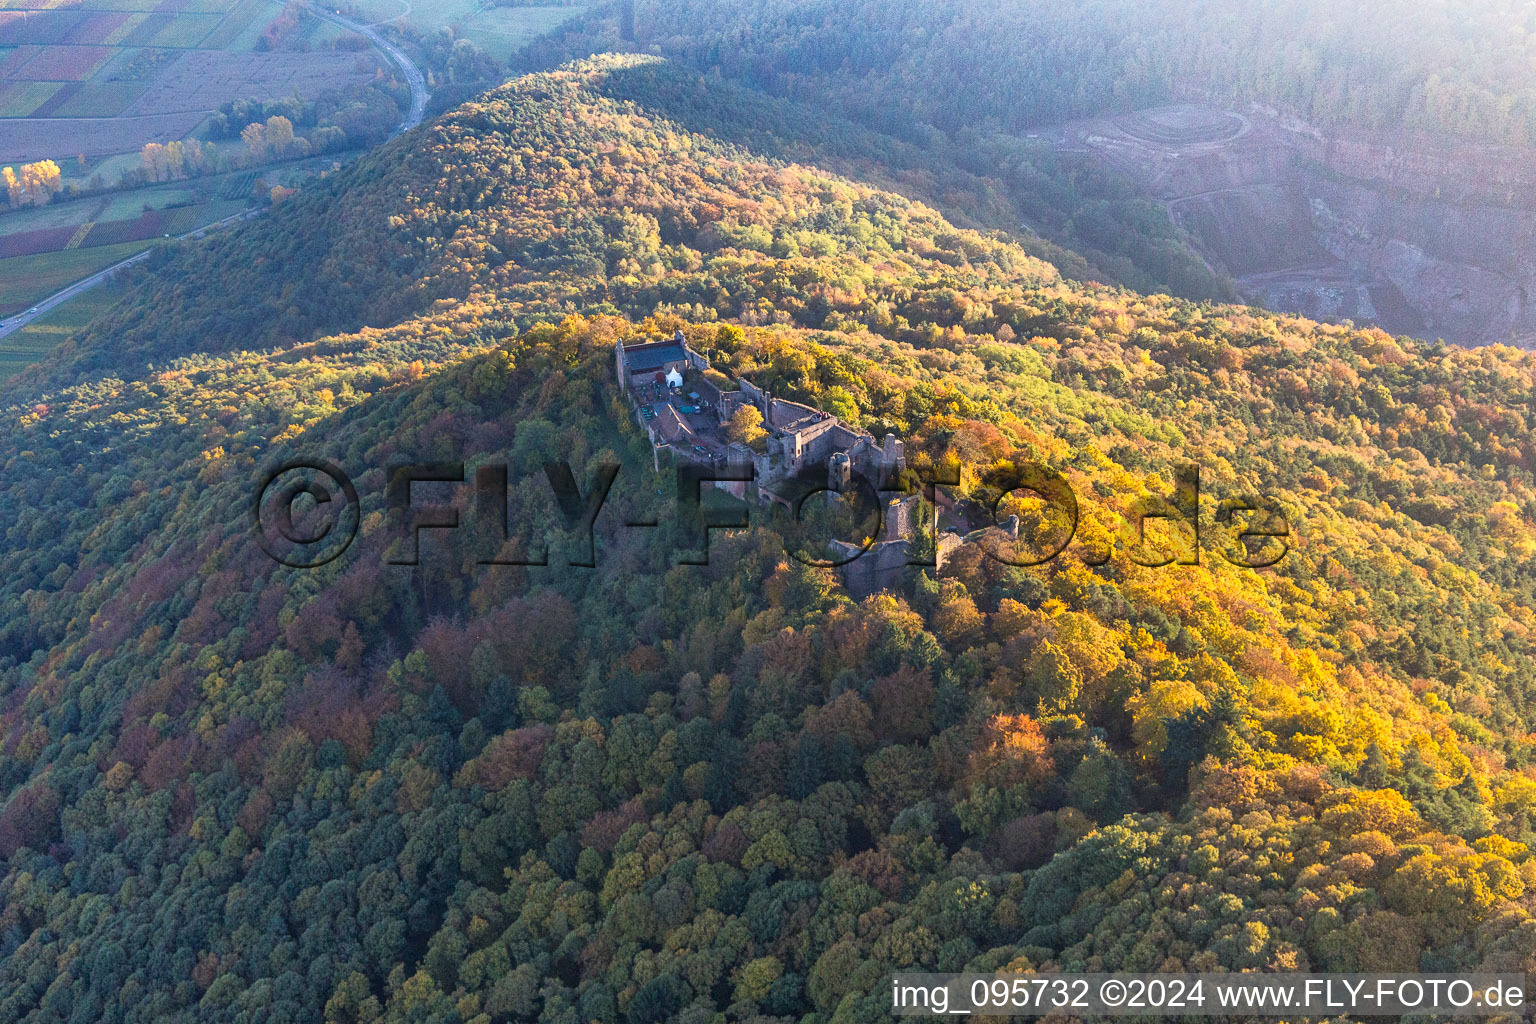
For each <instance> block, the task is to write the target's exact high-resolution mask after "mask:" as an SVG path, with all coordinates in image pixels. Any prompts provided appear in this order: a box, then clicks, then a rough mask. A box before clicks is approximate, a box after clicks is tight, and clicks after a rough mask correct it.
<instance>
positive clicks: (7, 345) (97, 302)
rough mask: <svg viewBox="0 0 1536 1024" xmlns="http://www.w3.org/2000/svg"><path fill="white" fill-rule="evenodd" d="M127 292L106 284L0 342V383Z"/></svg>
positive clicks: (46, 351) (82, 294) (81, 295)
mask: <svg viewBox="0 0 1536 1024" xmlns="http://www.w3.org/2000/svg"><path fill="white" fill-rule="evenodd" d="M124 291H126V288H125V286H124V285H122V284H118V283H114V282H109V283H107V284H104V285H102V286H100V287H98V288H92V289H91V290H90V291H87V292H83V293H81V294H80V295H77V296H75V297H74V298H73V299H70V300H69V301H68V302H66V303H64V304H62V305H60V306H58V307H57V308H55V309H52V310H49V312H48V313H47V315H45V316H42V317H39V318H38V319H37V320H34V321H33V322H32V323H30V324H28V325H27V326H25V327H23V328H22V329H21V330H19V331H17V332H16V333H14V334H11V335H8V336H7V337H4V338H0V381H3V380H5V379H6V378H8V377H10V376H12V375H13V374H16V373H18V372H20V371H21V370H24V369H26V368H27V367H28V366H30V365H32V364H33V363H35V362H37V361H38V360H39V359H42V358H43V357H44V356H46V355H47V354H48V353H49V352H51V351H53V349H54V348H55V347H56V346H57V345H58V344H59V342H61V341H63V340H64V339H65V338H67V337H69V336H70V335H71V334H73V333H74V332H75V331H78V330H79V329H80V328H82V327H84V326H85V325H86V324H88V323H90V322H91V321H92V320H94V319H95V318H96V317H98V316H100V315H101V314H102V313H104V312H106V311H107V310H108V309H109V308H111V306H112V304H113V303H115V302H116V301H117V300H118V299H119V298H121V297H122V295H123V293H124Z"/></svg>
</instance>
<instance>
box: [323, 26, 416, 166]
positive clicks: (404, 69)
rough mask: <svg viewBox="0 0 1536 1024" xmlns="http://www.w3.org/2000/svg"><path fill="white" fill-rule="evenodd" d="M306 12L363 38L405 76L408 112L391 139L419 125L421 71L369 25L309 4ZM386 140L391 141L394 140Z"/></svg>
mask: <svg viewBox="0 0 1536 1024" xmlns="http://www.w3.org/2000/svg"><path fill="white" fill-rule="evenodd" d="M309 9H310V11H312V12H313V13H314V14H315V16H316V17H319V18H324V19H325V20H326V21H329V22H330V23H331V24H333V25H340V26H341V27H342V28H344V29H349V30H350V31H353V32H356V33H357V34H358V35H360V36H363V37H364V38H366V39H367V40H368V41H369V42H370V43H372V44H373V45H374V46H376V47H377V48H378V49H379V50H380V52H382V53H383V54H384V56H386V57H388V58H389V59H390V60H391V61H393V62H394V63H395V66H396V67H398V68H399V69H400V72H401V73H402V74H403V75H405V82H406V84H407V85H409V86H410V87H411V109H410V111H409V112H407V113H406V115H405V120H403V121H401V122H400V126H399V127H398V128H396V129H395V131H394V135H399V134H401V133H402V132H408V131H410V130H411V129H412V128H415V127H416V126H417V125H419V124H421V119H422V118H423V117H425V116H426V113H427V79H426V76H425V75H423V74H422V73H421V68H419V67H417V66H416V62H415V61H413V60H411V58H409V57H407V56H406V55H405V54H404V53H403V52H402V51H401V50H400V48H399V47H398V46H396V45H395V44H394V43H391V42H390V41H389V40H387V39H385V38H384V37H383V36H381V35H379V33H378V31H377V30H376V29H374V27H373V26H372V25H364V24H363V23H362V22H360V21H353V20H352V19H351V18H347V17H343V16H342V15H340V14H338V13H336V12H335V11H329V10H325V9H324V8H321V7H317V6H315V5H314V4H310V6H309ZM390 137H391V138H393V137H394V136H393V135H392V136H390Z"/></svg>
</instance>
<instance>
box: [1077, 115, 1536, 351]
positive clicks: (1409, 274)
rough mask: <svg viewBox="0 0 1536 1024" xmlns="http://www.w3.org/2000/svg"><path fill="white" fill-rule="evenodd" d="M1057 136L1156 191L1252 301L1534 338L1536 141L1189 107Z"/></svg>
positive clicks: (1452, 333)
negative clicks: (1516, 142) (1394, 132)
mask: <svg viewBox="0 0 1536 1024" xmlns="http://www.w3.org/2000/svg"><path fill="white" fill-rule="evenodd" d="M1056 141H1057V144H1058V145H1060V146H1062V147H1063V148H1068V149H1072V150H1078V151H1082V150H1086V151H1088V152H1089V153H1092V154H1093V155H1095V156H1096V157H1097V158H1099V159H1102V160H1105V161H1106V162H1108V163H1110V164H1111V165H1113V166H1114V167H1115V168H1116V169H1118V170H1119V171H1121V172H1122V173H1125V174H1127V175H1129V176H1130V177H1131V178H1132V179H1133V180H1135V181H1137V182H1139V183H1141V185H1142V186H1143V187H1144V188H1145V189H1146V190H1147V191H1148V192H1149V193H1150V194H1152V195H1155V196H1157V197H1158V198H1160V199H1162V200H1163V201H1164V202H1165V203H1167V205H1168V208H1169V211H1170V212H1171V214H1172V215H1173V217H1174V219H1175V220H1176V221H1177V222H1178V223H1179V224H1180V225H1181V226H1182V227H1183V228H1184V229H1185V230H1186V231H1188V232H1189V234H1190V235H1191V237H1192V238H1193V239H1194V240H1195V243H1196V245H1197V246H1198V247H1199V249H1200V250H1201V252H1202V254H1203V255H1204V256H1205V257H1206V259H1207V260H1209V261H1210V262H1211V264H1212V265H1213V266H1216V267H1218V268H1220V269H1222V270H1224V271H1226V272H1227V273H1229V274H1231V275H1232V276H1233V277H1234V278H1235V279H1236V280H1237V281H1238V284H1239V286H1240V287H1241V288H1242V290H1243V291H1244V294H1246V295H1247V296H1248V297H1249V298H1250V299H1252V300H1253V301H1256V302H1258V303H1260V304H1262V305H1265V306H1268V307H1270V308H1273V309H1280V310H1284V311H1288V312H1297V313H1301V314H1304V315H1307V316H1312V317H1318V318H1322V319H1353V320H1355V321H1357V322H1365V323H1373V324H1376V325H1378V326H1381V327H1383V328H1384V329H1386V330H1389V331H1392V332H1393V333H1398V334H1412V335H1418V336H1423V337H1443V338H1445V339H1447V340H1450V341H1457V342H1461V343H1464V344H1490V343H1495V342H1504V343H1509V344H1516V345H1523V346H1526V347H1536V308H1533V305H1532V297H1533V296H1536V159H1533V157H1536V154H1531V153H1524V152H1517V151H1514V150H1511V149H1507V148H1496V147H1477V146H1468V145H1463V144H1460V143H1457V144H1454V145H1452V144H1447V143H1443V142H1436V141H1434V140H1429V139H1425V138H1418V137H1411V136H1404V137H1401V138H1388V137H1386V136H1380V135H1370V134H1352V135H1337V136H1333V135H1326V134H1324V133H1323V132H1320V131H1318V130H1317V129H1315V128H1313V127H1311V126H1309V125H1307V124H1305V123H1303V122H1300V121H1298V120H1296V119H1294V118H1288V117H1285V116H1283V115H1281V114H1280V113H1278V112H1277V111H1274V110H1267V109H1262V108H1257V107H1255V108H1251V109H1249V110H1247V111H1245V112H1242V113H1237V112H1233V111H1226V110H1219V109H1216V108H1213V107H1208V106H1199V105H1184V106H1175V107H1161V108H1157V109H1155V110H1147V111H1141V112H1139V113H1135V114H1128V115H1125V116H1122V117H1116V118H1104V119H1097V120H1093V121H1085V122H1077V123H1074V124H1072V125H1067V126H1066V127H1065V128H1063V129H1062V130H1061V132H1060V135H1059V137H1058V138H1057V140H1056Z"/></svg>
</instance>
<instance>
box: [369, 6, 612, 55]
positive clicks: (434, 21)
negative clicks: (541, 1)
mask: <svg viewBox="0 0 1536 1024" xmlns="http://www.w3.org/2000/svg"><path fill="white" fill-rule="evenodd" d="M353 9H354V10H355V11H356V12H357V14H358V16H359V17H360V18H362V19H364V20H366V21H371V22H380V21H394V20H399V21H402V22H406V23H409V24H411V25H413V26H415V27H416V28H418V29H422V30H426V31H431V30H433V29H438V28H442V27H444V26H451V27H452V28H453V29H454V31H455V32H456V33H458V34H459V35H460V36H462V37H464V38H465V39H468V40H470V41H471V42H474V43H476V44H478V45H479V46H480V47H481V48H482V49H484V50H485V52H487V53H489V54H490V55H491V56H492V57H495V58H496V59H497V60H506V59H507V57H509V56H511V55H512V54H513V53H515V52H516V51H517V50H520V49H521V48H522V47H523V46H525V45H526V44H527V43H529V42H530V41H531V40H533V39H534V38H535V37H536V36H540V35H543V34H544V33H545V32H548V31H550V30H551V29H553V28H555V27H556V26H558V25H559V24H560V23H561V22H563V21H565V20H567V19H568V18H572V17H575V16H576V15H577V14H580V13H581V12H582V11H583V10H584V9H585V8H584V7H582V6H579V5H570V6H568V5H562V4H549V5H545V6H533V7H495V6H493V5H491V4H490V3H488V2H486V0H360V2H357V3H355V4H354V5H353Z"/></svg>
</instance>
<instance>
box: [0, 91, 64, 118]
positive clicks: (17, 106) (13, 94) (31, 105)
mask: <svg viewBox="0 0 1536 1024" xmlns="http://www.w3.org/2000/svg"><path fill="white" fill-rule="evenodd" d="M59 88H60V83H58V82H10V83H7V84H6V85H5V86H3V87H0V117H26V116H27V115H28V114H30V113H32V111H34V110H36V109H37V108H38V107H39V106H41V105H42V104H43V103H44V102H46V101H47V99H48V97H50V96H52V95H53V94H54V93H56V92H58V91H59Z"/></svg>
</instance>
